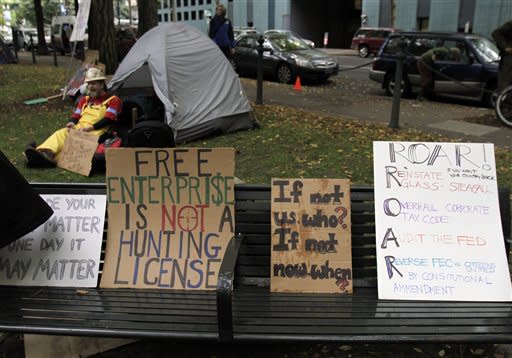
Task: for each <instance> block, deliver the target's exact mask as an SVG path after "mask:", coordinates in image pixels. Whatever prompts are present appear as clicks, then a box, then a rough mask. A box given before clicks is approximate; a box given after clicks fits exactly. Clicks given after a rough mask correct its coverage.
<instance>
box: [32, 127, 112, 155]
mask: <svg viewBox="0 0 512 358" xmlns="http://www.w3.org/2000/svg"><path fill="white" fill-rule="evenodd" d="M81 127H83V126H81V125H80V123H78V124H77V125H76V126H75V128H77V129H78V128H81ZM68 131H69V129H68V128H61V129H59V130H57V131H55V132H53V134H52V135H51V136H49V137H48V138H47V139H46V140H45V141H44V142H43V143H42V144H41V145H40V146H38V147H37V149H38V150H39V149H47V150H51V151H52V152H53V153H54V154H55V159H56V160H58V159H59V154H60V152H61V150H62V148H64V143H65V142H66V138H67V137H68ZM106 131H107V129H106V128H102V129H98V130H95V131H92V132H89V134H93V135H95V136H98V137H99V136H100V135H102V134H103V133H105V132H106Z"/></svg>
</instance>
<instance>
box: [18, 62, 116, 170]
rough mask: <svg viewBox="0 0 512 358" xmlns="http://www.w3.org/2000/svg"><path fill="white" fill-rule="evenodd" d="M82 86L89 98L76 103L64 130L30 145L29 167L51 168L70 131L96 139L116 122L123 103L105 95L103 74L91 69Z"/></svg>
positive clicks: (27, 152) (26, 153)
mask: <svg viewBox="0 0 512 358" xmlns="http://www.w3.org/2000/svg"><path fill="white" fill-rule="evenodd" d="M85 83H86V84H87V90H88V95H87V96H83V97H82V98H81V99H80V101H78V105H77V106H76V108H75V110H74V112H73V114H72V115H71V119H70V120H69V122H68V123H67V124H66V127H65V128H61V129H59V130H57V131H55V132H54V133H53V134H52V135H51V136H49V137H48V138H47V139H46V140H45V141H44V142H43V143H42V144H40V145H39V146H37V147H36V144H35V143H31V144H30V145H29V146H28V148H27V149H26V150H25V158H26V164H27V166H28V167H33V168H48V167H54V166H55V164H56V162H57V160H58V157H59V154H60V152H61V150H62V148H63V147H64V142H65V141H66V138H67V136H68V133H69V130H70V129H77V130H80V131H84V132H89V133H91V134H93V135H95V136H98V138H99V137H100V136H101V135H103V134H105V133H106V132H107V131H108V129H109V128H110V127H111V126H112V124H113V123H114V122H115V121H116V120H117V118H118V115H119V114H120V113H121V108H122V102H121V99H120V98H119V97H117V96H113V95H112V96H111V95H109V93H108V92H107V87H106V84H105V74H104V73H103V71H101V70H100V69H98V68H94V67H93V68H90V69H88V70H87V73H86V75H85Z"/></svg>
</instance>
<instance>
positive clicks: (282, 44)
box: [269, 35, 309, 51]
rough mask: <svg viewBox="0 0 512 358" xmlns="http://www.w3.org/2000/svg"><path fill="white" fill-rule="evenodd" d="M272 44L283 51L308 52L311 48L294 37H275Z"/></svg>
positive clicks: (271, 38)
mask: <svg viewBox="0 0 512 358" xmlns="http://www.w3.org/2000/svg"><path fill="white" fill-rule="evenodd" d="M269 40H270V42H272V44H273V45H274V46H275V47H277V48H278V49H279V50H281V51H294V50H306V49H309V46H308V45H307V44H306V43H305V42H304V41H303V40H302V39H300V38H298V37H296V36H293V35H273V36H271V37H269Z"/></svg>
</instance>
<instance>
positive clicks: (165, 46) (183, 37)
mask: <svg viewBox="0 0 512 358" xmlns="http://www.w3.org/2000/svg"><path fill="white" fill-rule="evenodd" d="M109 87H110V89H112V90H119V92H120V93H121V94H122V93H123V92H126V93H128V92H129V93H144V92H145V90H147V89H148V88H152V89H153V90H154V92H155V94H156V95H157V96H158V98H159V99H160V101H162V103H163V105H164V107H165V116H166V120H167V123H168V124H169V125H170V126H171V127H172V128H173V130H174V133H175V136H176V141H177V142H184V141H190V140H194V139H198V138H202V137H205V136H207V135H211V134H216V133H230V132H234V131H237V130H241V129H249V128H253V127H255V126H256V122H255V120H254V118H253V116H252V112H251V107H250V105H249V102H248V100H247V97H246V95H245V92H244V90H243V88H242V85H241V83H240V79H239V78H238V76H237V74H236V73H235V71H233V68H232V67H231V64H230V63H229V61H228V60H227V59H226V57H225V56H224V55H223V54H222V52H221V51H220V50H219V48H218V47H217V45H215V43H214V42H213V41H211V40H210V39H209V38H208V37H207V36H206V35H204V34H202V33H201V32H199V30H197V29H195V28H193V27H191V26H189V25H186V24H183V23H165V24H160V25H158V26H157V27H155V28H153V29H151V30H150V31H148V32H147V33H145V34H144V35H143V36H142V37H141V38H140V39H139V40H138V41H137V42H136V43H135V44H134V45H133V47H132V48H131V49H130V52H128V54H127V55H126V57H125V58H124V59H123V61H122V62H121V64H120V65H119V67H118V69H117V71H116V73H115V74H114V76H113V77H112V80H111V81H110V83H109ZM125 90H127V91H125Z"/></svg>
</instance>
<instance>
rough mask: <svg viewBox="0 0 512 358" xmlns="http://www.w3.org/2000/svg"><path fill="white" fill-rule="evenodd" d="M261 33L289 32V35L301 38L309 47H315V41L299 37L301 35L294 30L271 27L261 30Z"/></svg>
mask: <svg viewBox="0 0 512 358" xmlns="http://www.w3.org/2000/svg"><path fill="white" fill-rule="evenodd" d="M263 34H264V35H272V34H290V35H293V36H295V37H298V38H300V39H302V41H304V42H305V43H306V44H307V45H308V46H309V47H311V48H315V43H314V42H313V41H311V40H308V39H305V38H304V37H301V36H299V35H297V34H296V33H295V32H293V31H290V30H276V29H272V30H267V31H265V32H263Z"/></svg>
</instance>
